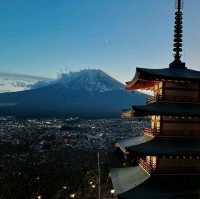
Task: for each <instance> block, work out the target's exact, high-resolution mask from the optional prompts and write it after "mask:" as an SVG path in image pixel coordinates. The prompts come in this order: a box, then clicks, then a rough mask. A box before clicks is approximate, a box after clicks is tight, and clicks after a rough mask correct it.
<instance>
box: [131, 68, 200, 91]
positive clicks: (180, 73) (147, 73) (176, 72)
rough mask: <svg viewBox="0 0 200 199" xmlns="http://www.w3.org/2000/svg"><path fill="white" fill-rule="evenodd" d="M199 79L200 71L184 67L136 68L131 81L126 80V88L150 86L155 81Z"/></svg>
mask: <svg viewBox="0 0 200 199" xmlns="http://www.w3.org/2000/svg"><path fill="white" fill-rule="evenodd" d="M161 80H177V81H194V80H196V81H200V71H196V70H191V69H188V68H186V67H184V68H178V67H169V68H163V69H148V68H136V74H135V77H134V78H133V80H132V81H130V82H127V89H128V90H134V89H145V88H149V87H152V86H153V85H154V82H155V81H161Z"/></svg>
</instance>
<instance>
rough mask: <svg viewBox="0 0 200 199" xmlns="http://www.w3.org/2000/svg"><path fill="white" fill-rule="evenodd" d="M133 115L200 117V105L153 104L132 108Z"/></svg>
mask: <svg viewBox="0 0 200 199" xmlns="http://www.w3.org/2000/svg"><path fill="white" fill-rule="evenodd" d="M132 109H133V115H134V116H135V117H136V116H137V117H138V116H149V115H165V116H193V117H200V104H190V103H152V104H147V105H144V106H132Z"/></svg>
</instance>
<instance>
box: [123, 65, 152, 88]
mask: <svg viewBox="0 0 200 199" xmlns="http://www.w3.org/2000/svg"><path fill="white" fill-rule="evenodd" d="M154 84H155V82H154V81H153V80H148V79H146V78H145V77H143V74H142V73H141V72H140V69H139V68H136V73H135V77H134V78H133V80H131V81H129V82H127V83H126V89H127V90H129V91H132V90H138V89H149V88H151V87H153V86H154Z"/></svg>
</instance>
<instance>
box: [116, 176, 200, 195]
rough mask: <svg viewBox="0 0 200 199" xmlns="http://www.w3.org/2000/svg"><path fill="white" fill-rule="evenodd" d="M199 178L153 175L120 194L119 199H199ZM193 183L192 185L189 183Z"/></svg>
mask: <svg viewBox="0 0 200 199" xmlns="http://www.w3.org/2000/svg"><path fill="white" fill-rule="evenodd" d="M199 180H200V176H199V175H197V176H194V175H187V176H186V175H178V174H177V175H154V176H151V177H150V178H148V179H147V180H145V181H144V182H143V183H141V184H139V185H138V186H136V187H134V188H133V189H131V190H129V191H127V192H125V193H122V194H120V195H119V196H118V198H119V199H133V198H134V199H141V198H149V199H150V198H153V199H162V198H168V199H177V198H182V199H188V198H199V196H200V193H199V189H200V184H199ZM183 182H184V183H183ZM191 182H193V183H191Z"/></svg>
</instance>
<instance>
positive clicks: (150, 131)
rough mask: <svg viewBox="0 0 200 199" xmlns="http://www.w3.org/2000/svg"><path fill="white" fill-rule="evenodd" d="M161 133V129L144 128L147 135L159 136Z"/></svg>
mask: <svg viewBox="0 0 200 199" xmlns="http://www.w3.org/2000/svg"><path fill="white" fill-rule="evenodd" d="M159 133H160V130H159V129H152V128H144V134H145V135H158V134H159Z"/></svg>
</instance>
